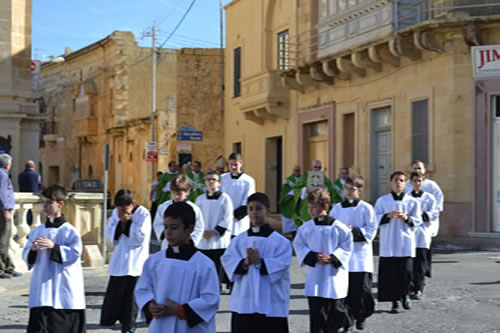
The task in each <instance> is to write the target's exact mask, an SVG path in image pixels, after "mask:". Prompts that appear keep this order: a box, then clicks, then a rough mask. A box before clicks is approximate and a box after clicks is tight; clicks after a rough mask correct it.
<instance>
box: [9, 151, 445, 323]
mask: <svg viewBox="0 0 500 333" xmlns="http://www.w3.org/2000/svg"><path fill="white" fill-rule="evenodd" d="M0 162H1V159H0ZM0 166H1V165H0ZM227 167H228V172H221V171H222V170H220V169H219V170H207V171H206V172H205V173H203V172H202V171H201V164H200V163H199V162H194V163H193V168H192V170H190V169H189V168H188V167H183V170H182V171H181V172H178V171H177V165H176V163H175V162H171V163H170V164H169V170H168V171H166V172H165V173H163V174H160V173H158V175H157V176H158V178H157V181H156V182H155V183H154V184H153V188H152V193H151V199H152V201H153V206H152V207H151V210H148V209H146V208H145V207H143V206H141V205H138V204H137V203H136V201H135V199H134V194H133V193H132V192H131V191H129V190H126V189H121V190H119V191H118V192H117V193H116V195H115V196H114V204H115V208H114V209H113V212H112V215H111V218H110V219H109V221H108V223H107V226H106V235H107V237H108V239H109V240H110V241H111V242H112V243H113V244H114V251H113V254H112V257H111V260H110V263H109V270H108V272H109V275H110V277H109V282H108V286H107V288H106V294H105V298H104V303H103V306H102V310H101V320H100V324H101V325H102V326H112V325H114V324H115V323H116V322H117V321H118V322H119V323H120V324H121V330H122V332H134V331H135V328H136V320H137V317H138V315H139V314H141V316H142V318H144V319H145V320H146V322H147V323H148V325H149V331H150V332H215V331H216V328H215V327H216V326H215V315H216V312H217V310H218V309H219V298H220V294H221V292H223V293H228V294H230V301H229V306H228V310H229V311H230V312H231V313H232V317H231V331H232V332H234V333H240V332H269V333H271V332H272V333H275V332H277V333H279V332H289V327H288V319H287V318H288V309H289V301H290V273H289V269H290V265H291V263H292V255H293V252H295V254H296V256H297V261H298V263H299V265H300V266H301V267H305V269H306V270H307V273H306V282H305V290H304V294H305V296H306V297H307V299H308V304H309V310H310V311H309V312H310V332H313V333H327V332H352V331H353V329H354V327H356V328H357V329H358V330H362V329H364V328H365V326H366V323H367V318H369V317H370V316H371V315H372V314H373V313H374V310H375V304H376V303H375V299H374V296H373V294H372V279H373V276H372V275H373V272H374V260H373V246H372V243H373V241H374V239H375V237H376V236H377V234H378V236H379V256H380V260H379V265H378V279H377V280H378V301H379V302H391V303H392V307H391V312H392V313H399V312H400V311H401V310H402V308H403V309H405V310H410V308H411V306H412V304H411V301H410V299H414V300H418V299H420V298H421V297H422V295H423V291H424V285H425V277H426V276H427V277H430V276H431V262H432V260H431V243H432V237H434V236H436V235H437V232H438V229H439V213H440V211H442V209H443V194H442V192H441V190H440V188H439V186H438V185H437V184H436V183H435V182H433V181H432V180H430V179H427V178H426V176H425V173H426V170H425V165H424V163H423V162H421V161H414V162H413V163H412V167H413V170H414V171H413V172H412V173H411V174H410V176H409V179H407V176H406V174H405V173H404V172H401V171H395V172H393V173H392V174H391V176H390V188H391V191H390V193H387V194H385V195H383V196H381V197H380V198H378V200H376V202H375V204H374V205H372V204H370V203H368V202H366V201H364V200H362V199H361V193H362V192H363V190H364V186H365V182H364V179H363V177H361V176H359V175H349V170H348V169H347V168H342V169H340V171H339V178H338V179H336V180H335V181H334V182H331V181H330V180H329V179H328V177H326V175H324V174H323V172H322V171H321V169H322V164H321V161H318V160H315V161H313V162H312V168H311V170H308V171H307V172H304V173H301V169H300V167H299V166H295V167H294V168H293V173H292V175H290V177H288V178H287V179H286V180H285V182H284V184H283V186H282V192H281V195H280V199H279V207H280V211H281V214H282V226H283V228H282V233H279V232H277V231H275V230H273V228H272V227H271V226H270V225H269V219H268V214H269V213H270V203H269V199H268V197H267V196H266V194H264V193H261V192H256V191H255V181H254V179H253V178H252V177H251V176H249V175H248V174H246V173H245V172H243V159H242V157H241V155H240V154H239V153H232V154H231V155H230V156H229V157H228V160H227ZM0 170H1V169H0ZM1 175H2V174H1V173H0V176H1ZM0 180H1V178H0ZM42 197H43V200H44V204H43V207H44V212H45V214H46V215H47V216H48V220H47V221H46V222H45V224H43V225H41V226H39V227H37V228H36V229H35V230H33V231H32V232H31V233H30V235H29V240H28V242H27V244H26V247H25V249H24V253H23V257H24V260H25V261H26V263H27V265H28V267H29V268H30V269H33V270H34V273H33V276H32V281H31V288H30V293H29V308H30V319H29V327H28V332H83V331H84V327H85V313H84V309H85V298H84V286H83V277H82V270H81V263H80V260H79V259H80V256H81V254H82V242H81V239H80V236H79V235H78V232H77V230H76V229H75V228H74V227H73V226H72V225H71V224H70V223H68V221H66V219H65V218H64V216H63V215H62V207H64V204H65V201H66V192H65V189H64V188H63V187H61V186H59V185H52V186H49V187H47V188H45V189H44V190H43V191H42ZM2 200H4V199H2ZM3 202H4V201H1V202H0V203H2V204H3ZM5 207H7V206H5ZM284 234H288V235H289V236H288V237H285V236H284ZM151 237H156V239H158V240H161V251H159V252H157V253H155V254H153V255H150V253H149V245H150V239H151Z"/></svg>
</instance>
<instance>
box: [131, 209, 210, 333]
mask: <svg viewBox="0 0 500 333" xmlns="http://www.w3.org/2000/svg"><path fill="white" fill-rule="evenodd" d="M194 224H195V214H194V211H193V208H192V207H191V206H190V205H189V204H187V203H185V202H177V203H173V204H172V205H170V206H169V207H168V208H167V209H166V211H165V214H164V228H165V229H164V233H165V238H166V239H167V242H168V248H167V249H166V250H165V251H159V252H157V253H155V254H153V255H152V256H151V257H149V259H148V260H146V263H145V264H144V269H143V272H142V275H141V277H140V278H139V281H138V282H137V285H136V288H135V297H136V300H137V305H138V306H139V309H140V311H141V314H142V315H143V317H144V318H145V319H146V322H147V323H148V324H149V330H148V332H150V333H163V332H186V333H214V332H215V331H216V326H215V314H216V312H217V308H218V306H219V281H218V278H217V272H216V271H215V265H214V263H213V262H212V260H210V258H208V257H207V256H205V255H204V254H202V253H201V252H200V251H198V250H197V249H196V248H195V247H194V246H193V245H192V243H191V242H190V235H191V234H192V232H193V229H194Z"/></svg>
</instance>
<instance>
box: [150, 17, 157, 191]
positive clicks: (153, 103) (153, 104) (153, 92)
mask: <svg viewBox="0 0 500 333" xmlns="http://www.w3.org/2000/svg"><path fill="white" fill-rule="evenodd" d="M151 37H152V40H153V45H152V52H153V54H152V57H151V63H152V71H151V80H152V81H151V141H152V142H155V112H156V26H155V23H154V22H153V28H152V30H151ZM157 147H158V143H157ZM157 162H158V160H157ZM155 178H156V177H155V162H151V182H154V181H155Z"/></svg>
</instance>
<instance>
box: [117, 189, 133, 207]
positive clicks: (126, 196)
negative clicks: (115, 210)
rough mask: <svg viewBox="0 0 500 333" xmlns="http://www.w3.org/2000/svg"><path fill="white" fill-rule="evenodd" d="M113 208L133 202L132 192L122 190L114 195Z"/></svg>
mask: <svg viewBox="0 0 500 333" xmlns="http://www.w3.org/2000/svg"><path fill="white" fill-rule="evenodd" d="M114 201H115V206H128V205H130V204H132V202H134V194H133V193H132V191H130V190H127V189H124V188H122V189H121V190H119V191H118V192H116V194H115V200H114Z"/></svg>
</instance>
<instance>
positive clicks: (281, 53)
mask: <svg viewBox="0 0 500 333" xmlns="http://www.w3.org/2000/svg"><path fill="white" fill-rule="evenodd" d="M278 69H279V70H281V71H284V70H287V69H288V30H285V31H282V32H280V33H278Z"/></svg>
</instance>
